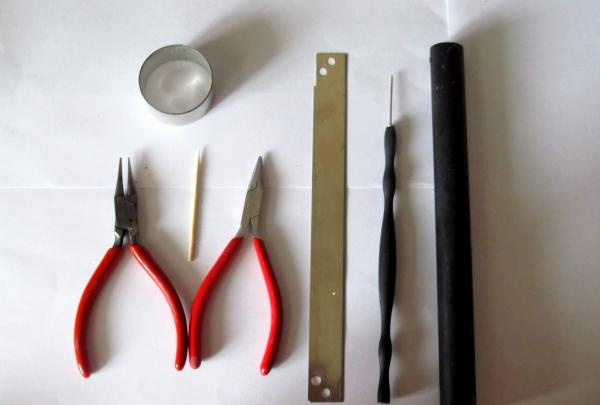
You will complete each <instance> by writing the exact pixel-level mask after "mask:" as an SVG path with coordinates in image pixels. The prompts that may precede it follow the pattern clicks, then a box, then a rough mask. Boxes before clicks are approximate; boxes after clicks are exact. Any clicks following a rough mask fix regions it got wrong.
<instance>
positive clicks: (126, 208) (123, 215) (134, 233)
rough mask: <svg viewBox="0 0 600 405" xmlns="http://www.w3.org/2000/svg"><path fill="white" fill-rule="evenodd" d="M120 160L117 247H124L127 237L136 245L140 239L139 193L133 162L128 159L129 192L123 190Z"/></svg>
mask: <svg viewBox="0 0 600 405" xmlns="http://www.w3.org/2000/svg"><path fill="white" fill-rule="evenodd" d="M121 166H122V164H121V159H119V172H118V174H117V186H116V189H115V243H114V246H115V247H119V246H123V243H124V242H125V237H126V236H127V237H129V243H131V244H135V243H136V242H137V237H138V232H139V228H138V219H137V193H136V190H135V184H134V183H133V175H132V173H131V162H130V161H129V159H127V192H124V190H123V171H122V168H121Z"/></svg>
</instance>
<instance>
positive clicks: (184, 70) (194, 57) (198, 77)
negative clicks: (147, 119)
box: [138, 45, 214, 125]
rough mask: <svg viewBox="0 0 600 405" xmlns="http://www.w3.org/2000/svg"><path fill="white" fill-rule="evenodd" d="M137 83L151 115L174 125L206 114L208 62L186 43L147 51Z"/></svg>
mask: <svg viewBox="0 0 600 405" xmlns="http://www.w3.org/2000/svg"><path fill="white" fill-rule="evenodd" d="M138 84H139V88H140V92H141V94H142V96H143V97H144V100H146V102H147V103H148V105H149V106H150V107H151V111H152V112H153V114H154V115H155V116H156V117H157V118H158V119H160V120H161V121H164V122H167V123H170V124H175V125H181V124H188V123H190V122H193V121H195V120H197V119H198V118H200V117H202V116H203V115H205V114H206V113H207V112H208V110H209V108H210V105H211V103H212V100H213V95H214V80H213V71H212V68H211V66H210V64H209V63H208V61H207V60H206V58H205V57H204V56H203V55H202V54H201V53H200V52H199V51H198V50H196V49H194V48H191V47H189V46H186V45H169V46H165V47H163V48H160V49H158V50H156V51H154V52H153V53H152V54H150V56H148V57H147V58H146V60H145V61H144V63H143V64H142V67H141V68H140V73H139V77H138Z"/></svg>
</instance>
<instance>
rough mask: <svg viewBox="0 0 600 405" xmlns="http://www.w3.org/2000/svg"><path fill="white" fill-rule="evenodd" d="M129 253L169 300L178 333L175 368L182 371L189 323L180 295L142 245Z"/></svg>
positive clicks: (130, 249) (133, 247)
mask: <svg viewBox="0 0 600 405" xmlns="http://www.w3.org/2000/svg"><path fill="white" fill-rule="evenodd" d="M129 251H130V252H131V253H132V254H133V256H134V257H135V258H136V259H137V261H138V262H139V263H140V264H141V265H142V267H143V268H144V270H146V273H148V275H149V276H150V278H152V280H153V281H154V283H155V284H156V285H157V286H158V288H160V291H161V292H162V294H163V295H164V297H165V299H166V300H167V302H168V304H169V307H170V308H171V313H172V314H173V320H174V321H175V331H176V333H177V351H176V354H175V368H176V369H177V370H181V369H182V368H183V366H184V365H185V359H186V357H187V343H188V336H187V322H186V319H185V312H184V311H183V306H182V305H181V301H180V300H179V295H177V291H176V290H175V288H174V287H173V284H171V282H170V281H169V279H168V278H167V276H166V275H165V273H164V272H163V271H162V270H161V268H160V267H159V265H158V264H157V263H156V261H154V259H153V258H152V256H151V255H150V252H148V250H146V248H144V247H143V246H142V245H137V244H136V245H129Z"/></svg>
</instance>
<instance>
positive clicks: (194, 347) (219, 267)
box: [190, 237, 243, 368]
mask: <svg viewBox="0 0 600 405" xmlns="http://www.w3.org/2000/svg"><path fill="white" fill-rule="evenodd" d="M242 239H243V238H241V237H235V238H233V239H231V241H229V243H228V244H227V246H226V247H225V250H223V253H221V256H219V258H218V259H217V262H216V263H215V264H214V266H213V267H212V269H210V271H209V272H208V274H207V275H206V277H205V278H204V280H203V281H202V284H200V288H199V289H198V292H197V293H196V297H195V298H194V303H193V304H192V314H191V316H190V366H191V367H192V368H198V367H200V363H201V362H202V321H203V319H204V313H205V310H206V305H207V303H208V299H209V298H210V295H211V293H212V292H213V290H214V287H215V285H216V284H217V282H218V281H219V280H220V279H221V277H222V276H223V274H224V273H225V270H226V268H227V264H229V262H230V261H231V259H232V258H233V256H234V254H235V252H236V251H237V250H238V247H239V246H240V243H241V242H242Z"/></svg>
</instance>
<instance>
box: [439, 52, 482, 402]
mask: <svg viewBox="0 0 600 405" xmlns="http://www.w3.org/2000/svg"><path fill="white" fill-rule="evenodd" d="M430 63H431V102H432V115H433V160H434V183H435V233H436V257H437V291H438V328H439V372H440V404H441V405H472V404H475V403H476V390H475V338H474V329H473V278H472V273H471V231H470V227H471V224H470V215H469V172H468V163H467V162H468V159H467V123H466V107H465V76H464V62H463V48H462V46H461V45H459V44H456V43H439V44H436V45H433V46H432V47H431V49H430Z"/></svg>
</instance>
